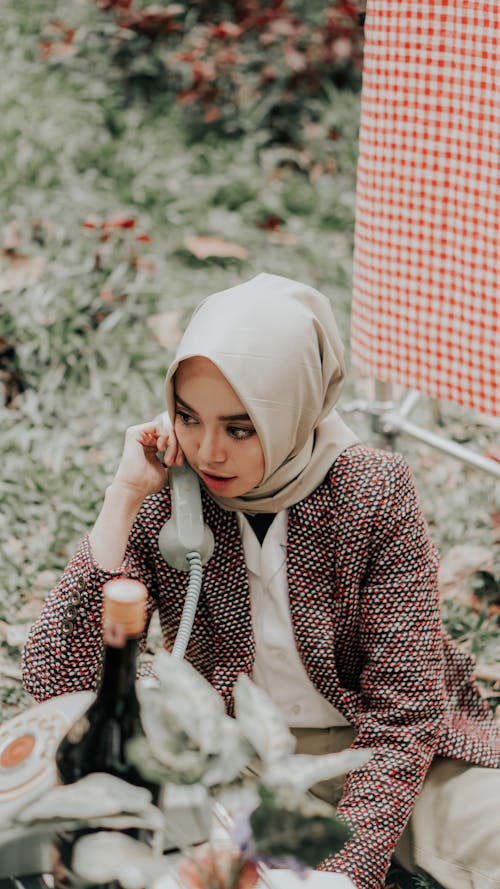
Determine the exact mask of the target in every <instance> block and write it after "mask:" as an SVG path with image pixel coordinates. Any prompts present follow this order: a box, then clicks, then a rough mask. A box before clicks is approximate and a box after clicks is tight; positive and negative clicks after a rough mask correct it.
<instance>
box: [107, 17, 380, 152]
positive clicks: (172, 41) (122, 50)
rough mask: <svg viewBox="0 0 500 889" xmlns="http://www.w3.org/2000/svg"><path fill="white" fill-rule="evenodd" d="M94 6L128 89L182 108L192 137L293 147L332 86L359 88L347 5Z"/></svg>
mask: <svg viewBox="0 0 500 889" xmlns="http://www.w3.org/2000/svg"><path fill="white" fill-rule="evenodd" d="M98 5H99V6H100V7H101V8H102V9H106V10H109V11H112V12H113V13H114V15H115V21H116V29H115V31H114V32H111V33H110V34H109V37H108V39H109V46H110V49H111V52H112V54H113V57H114V59H115V60H116V62H117V63H118V64H119V65H120V67H121V70H122V71H123V75H124V77H126V79H127V81H128V84H129V87H130V88H131V89H133V88H134V87H139V88H140V89H142V91H143V92H144V91H146V92H147V94H148V95H151V93H152V92H153V91H158V92H160V93H161V92H163V93H164V94H166V95H169V96H171V98H172V99H174V100H177V101H178V102H180V103H181V104H182V105H184V106H187V107H191V108H192V114H191V117H190V121H191V125H192V128H193V130H194V132H195V133H196V135H197V136H198V137H203V136H204V135H205V134H206V133H207V132H209V131H210V130H211V129H213V128H214V127H215V128H216V129H217V130H218V131H222V132H223V133H224V135H226V136H232V137H235V136H240V135H241V134H242V133H244V132H250V131H251V130H254V129H255V128H257V127H259V128H260V127H267V128H268V129H269V130H270V131H271V132H272V137H273V140H278V141H286V142H292V143H294V144H296V143H297V141H300V136H299V132H300V128H301V126H302V125H303V124H304V123H305V122H307V121H308V120H309V121H311V120H316V119H317V118H318V117H319V116H320V108H321V104H320V102H321V101H324V100H325V99H327V98H328V96H329V87H330V86H331V85H332V84H336V85H337V86H339V85H344V86H345V85H346V84H349V85H350V86H351V87H353V86H359V78H360V69H361V50H362V31H361V28H360V26H359V8H358V5H357V4H356V3H352V2H349V0H334V2H330V3H327V4H316V5H314V4H313V6H312V8H310V5H309V4H306V3H297V2H296V3H293V4H289V3H286V2H285V0H273V2H272V3H265V2H263V0H235V2H232V3H227V2H216V3H205V2H197V3H194V4H193V3H189V2H180V3H169V4H167V5H165V6H144V5H136V4H135V3H134V2H133V0H98ZM106 33H107V32H106ZM311 100H316V101H311ZM317 100H320V101H319V102H318V101H317ZM200 123H201V126H200Z"/></svg>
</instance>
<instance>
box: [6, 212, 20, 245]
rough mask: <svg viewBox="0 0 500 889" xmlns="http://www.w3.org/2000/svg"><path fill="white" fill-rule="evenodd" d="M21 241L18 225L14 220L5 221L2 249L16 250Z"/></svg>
mask: <svg viewBox="0 0 500 889" xmlns="http://www.w3.org/2000/svg"><path fill="white" fill-rule="evenodd" d="M20 243H21V235H20V232H19V225H18V223H17V222H16V221H15V219H14V220H12V222H9V223H7V225H6V226H5V230H4V239H3V249H4V250H5V251H6V252H7V251H12V250H17V248H18V247H19V245H20Z"/></svg>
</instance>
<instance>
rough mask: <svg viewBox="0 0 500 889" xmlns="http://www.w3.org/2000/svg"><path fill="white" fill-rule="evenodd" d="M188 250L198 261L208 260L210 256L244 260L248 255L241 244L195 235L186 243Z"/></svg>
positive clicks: (187, 239) (186, 240)
mask: <svg viewBox="0 0 500 889" xmlns="http://www.w3.org/2000/svg"><path fill="white" fill-rule="evenodd" d="M184 246H185V248H186V250H189V252H190V253H192V254H193V256H196V258H197V259H208V258H209V257H210V256H220V257H221V258H231V259H240V260H244V259H246V258H247V256H248V253H247V251H246V250H245V248H244V247H241V246H240V245H239V244H233V243H231V241H224V239H223V238H215V237H208V236H207V237H206V236H204V235H193V236H192V237H190V238H186V239H185V241H184Z"/></svg>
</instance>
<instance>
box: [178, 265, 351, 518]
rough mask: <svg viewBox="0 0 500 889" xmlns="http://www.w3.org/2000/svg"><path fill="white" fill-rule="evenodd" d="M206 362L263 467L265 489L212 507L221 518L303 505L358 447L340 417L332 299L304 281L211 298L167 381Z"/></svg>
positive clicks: (274, 279) (259, 283) (267, 279)
mask: <svg viewBox="0 0 500 889" xmlns="http://www.w3.org/2000/svg"><path fill="white" fill-rule="evenodd" d="M195 355H198V356H204V357H205V358H208V359H210V361H212V362H213V364H215V365H216V367H217V368H218V369H219V370H220V371H221V373H222V374H223V375H224V376H225V377H226V379H227V381H228V382H229V383H230V385H231V386H232V388H233V389H234V391H235V392H236V394H237V396H238V398H239V399H240V401H241V402H242V404H243V405H244V406H245V410H246V411H247V413H248V415H249V416H250V418H251V420H252V422H253V424H254V426H255V429H256V432H257V435H258V436H259V440H260V443H261V445H262V449H263V451H264V458H265V472H264V477H263V480H262V482H261V483H260V485H258V486H257V487H256V488H253V489H252V490H251V491H249V492H248V494H245V495H244V496H243V497H233V498H230V497H218V496H216V495H214V494H213V493H212V492H210V495H211V497H212V498H213V499H214V500H215V501H216V502H217V503H218V504H219V505H220V506H221V507H222V508H223V509H229V510H243V511H245V512H249V513H257V512H278V511H279V510H280V509H284V508H285V507H288V506H292V505H293V504H294V503H297V502H298V501H299V500H303V499H304V497H307V496H308V494H310V493H311V492H312V491H313V490H314V489H315V488H316V487H317V486H318V485H319V484H320V483H321V482H322V481H323V479H324V477H325V475H326V473H327V472H328V470H329V468H330V466H331V465H332V463H333V462H334V461H335V460H336V459H337V457H338V456H339V454H341V453H342V451H343V450H344V449H345V448H347V447H349V446H350V445H352V444H355V443H356V442H357V441H358V439H357V437H356V436H355V435H354V433H353V432H351V430H350V429H349V428H348V427H347V426H346V425H345V423H344V422H343V421H342V420H341V419H340V417H339V415H338V414H337V412H336V411H335V410H334V405H335V403H336V401H337V399H338V397H339V393H340V389H341V384H342V380H343V376H344V362H343V357H344V350H343V346H342V343H341V341H340V337H339V334H338V331H337V326H336V323H335V319H334V317H333V314H332V311H331V308H330V305H329V303H328V300H327V299H326V297H324V296H323V295H322V294H321V293H319V292H318V291H317V290H314V289H313V288H312V287H308V286H306V285H305V284H299V283H298V281H292V280H290V279H289V278H282V277H279V276H277V275H268V274H261V275H257V277H256V278H252V279H251V280H250V281H246V282H245V283H243V284H239V285H237V286H236V287H231V288H229V289H228V290H223V291H221V292H220V293H214V294H212V295H211V296H209V297H207V298H206V299H205V300H204V301H203V302H202V303H200V305H199V306H198V308H197V309H196V310H195V313H194V315H193V317H192V319H191V321H190V322H189V325H188V327H187V329H186V332H185V334H184V336H183V338H182V340H181V342H180V344H179V347H178V349H177V353H176V356H175V359H174V361H173V362H172V364H171V365H170V368H169V370H168V374H167V381H166V388H167V405H168V411H169V414H170V417H172V418H173V417H174V414H175V395H174V375H175V371H176V370H177V368H178V366H179V364H180V362H181V361H183V360H184V359H185V358H191V357H193V356H195Z"/></svg>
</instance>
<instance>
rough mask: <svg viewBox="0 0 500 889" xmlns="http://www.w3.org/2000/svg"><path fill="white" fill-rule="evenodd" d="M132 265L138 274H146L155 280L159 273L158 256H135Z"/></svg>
mask: <svg viewBox="0 0 500 889" xmlns="http://www.w3.org/2000/svg"><path fill="white" fill-rule="evenodd" d="M132 265H133V266H134V268H135V269H137V271H138V272H146V274H147V275H151V276H152V277H153V278H154V276H155V275H156V273H157V271H158V260H157V259H156V256H134V257H133V260H132Z"/></svg>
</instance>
